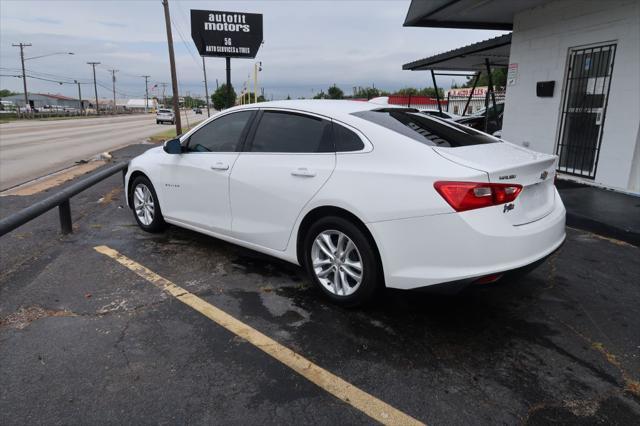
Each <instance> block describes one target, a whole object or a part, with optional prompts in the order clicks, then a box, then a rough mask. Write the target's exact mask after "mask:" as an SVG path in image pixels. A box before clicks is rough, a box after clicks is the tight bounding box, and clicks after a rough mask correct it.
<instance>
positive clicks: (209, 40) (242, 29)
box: [191, 10, 262, 58]
mask: <svg viewBox="0 0 640 426" xmlns="http://www.w3.org/2000/svg"><path fill="white" fill-rule="evenodd" d="M191 38H193V42H194V43H195V44H196V47H197V48H198V52H200V55H202V56H217V57H232V58H255V56H256V54H257V53H258V49H259V48H260V44H262V15H261V14H258V13H242V12H221V11H213V10H192V11H191Z"/></svg>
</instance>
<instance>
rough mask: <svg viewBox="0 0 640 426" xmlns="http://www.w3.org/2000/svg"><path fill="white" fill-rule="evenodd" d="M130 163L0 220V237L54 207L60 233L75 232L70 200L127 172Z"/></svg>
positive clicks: (110, 169)
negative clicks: (117, 174)
mask: <svg viewBox="0 0 640 426" xmlns="http://www.w3.org/2000/svg"><path fill="white" fill-rule="evenodd" d="M128 164H129V163H128V162H126V163H116V164H113V165H111V166H107V167H105V168H103V169H101V170H99V171H98V172H96V173H93V174H91V175H89V176H88V177H86V178H85V179H82V180H80V181H78V182H75V183H72V184H71V185H69V186H67V187H66V188H64V189H62V190H61V191H58V192H56V193H55V194H53V195H51V196H49V197H47V198H45V199H43V200H40V201H38V202H36V203H35V204H32V205H30V206H29V207H27V208H25V209H22V210H20V211H19V212H17V213H14V214H12V215H11V216H8V217H5V218H2V220H0V237H1V236H3V235H4V234H6V233H8V232H11V231H13V230H14V229H16V228H17V227H19V226H22V225H24V224H25V223H27V222H29V221H30V220H32V219H35V218H36V217H38V216H40V215H41V214H43V213H46V212H48V211H49V210H51V209H53V208H54V207H58V211H59V214H60V232H61V233H62V234H70V233H71V232H73V227H72V223H71V205H70V203H69V200H70V199H71V197H73V196H74V195H76V194H78V193H80V192H82V191H84V190H85V189H87V188H89V187H91V186H93V185H95V184H96V183H98V182H100V181H102V180H104V179H106V178H108V177H109V176H111V175H114V174H116V173H118V172H120V171H123V172H126V169H127V166H128Z"/></svg>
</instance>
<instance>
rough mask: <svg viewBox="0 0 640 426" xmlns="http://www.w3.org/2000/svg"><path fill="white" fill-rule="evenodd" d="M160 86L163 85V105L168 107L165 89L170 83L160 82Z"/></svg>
mask: <svg viewBox="0 0 640 426" xmlns="http://www.w3.org/2000/svg"><path fill="white" fill-rule="evenodd" d="M159 84H160V86H162V107H163V108H166V107H167V97H166V96H165V90H166V88H167V84H168V83H159Z"/></svg>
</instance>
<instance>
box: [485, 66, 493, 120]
mask: <svg viewBox="0 0 640 426" xmlns="http://www.w3.org/2000/svg"><path fill="white" fill-rule="evenodd" d="M484 63H485V65H486V67H487V77H488V79H489V93H490V94H491V100H492V102H493V112H494V114H495V112H496V93H495V91H494V90H493V77H492V76H491V64H489V58H485V59H484Z"/></svg>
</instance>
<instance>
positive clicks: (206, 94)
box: [202, 56, 218, 117]
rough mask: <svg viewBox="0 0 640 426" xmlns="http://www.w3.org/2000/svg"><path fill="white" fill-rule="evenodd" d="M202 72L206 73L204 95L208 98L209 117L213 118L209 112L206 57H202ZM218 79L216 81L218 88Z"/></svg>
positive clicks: (207, 99)
mask: <svg viewBox="0 0 640 426" xmlns="http://www.w3.org/2000/svg"><path fill="white" fill-rule="evenodd" d="M202 72H203V73H204V95H205V96H206V98H205V100H206V101H207V117H211V112H210V111H209V87H208V86H207V67H206V66H205V64H204V56H203V57H202ZM217 82H218V79H216V86H217V84H218V83H217Z"/></svg>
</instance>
